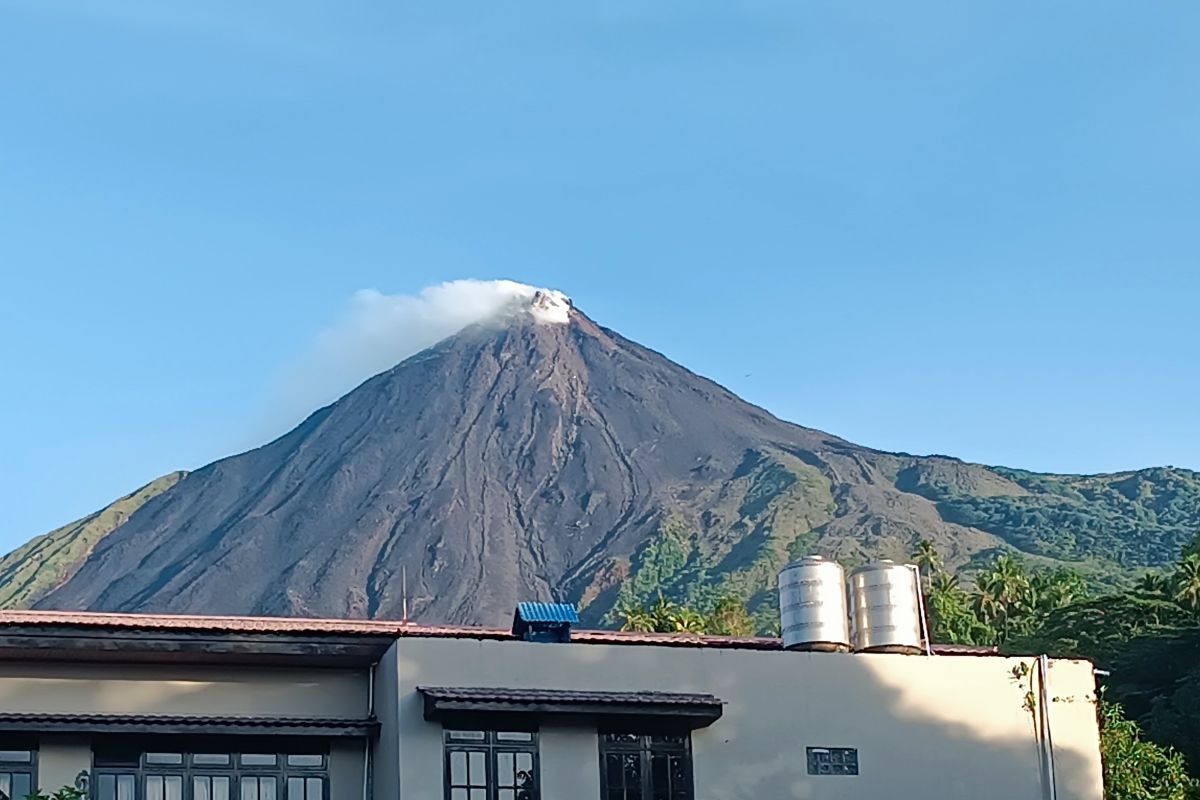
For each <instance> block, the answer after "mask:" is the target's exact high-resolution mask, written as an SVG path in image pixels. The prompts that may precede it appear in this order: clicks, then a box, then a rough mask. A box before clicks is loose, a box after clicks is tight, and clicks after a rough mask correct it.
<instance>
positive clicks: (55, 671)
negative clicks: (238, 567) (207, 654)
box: [0, 663, 367, 717]
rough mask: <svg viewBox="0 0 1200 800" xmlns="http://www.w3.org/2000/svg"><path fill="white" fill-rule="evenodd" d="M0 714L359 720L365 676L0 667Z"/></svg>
mask: <svg viewBox="0 0 1200 800" xmlns="http://www.w3.org/2000/svg"><path fill="white" fill-rule="evenodd" d="M0 708H3V709H4V710H6V711H40V712H81V713H82V712H91V713H123V714H203V715H222V714H229V715H263V716H288V717H364V716H366V714H367V670H366V669H362V670H354V671H347V670H331V669H310V670H298V669H268V668H261V667H241V668H228V667H226V668H215V667H212V668H207V667H206V668H201V667H193V668H184V667H148V666H130V665H91V664H89V665H74V664H17V663H13V664H0Z"/></svg>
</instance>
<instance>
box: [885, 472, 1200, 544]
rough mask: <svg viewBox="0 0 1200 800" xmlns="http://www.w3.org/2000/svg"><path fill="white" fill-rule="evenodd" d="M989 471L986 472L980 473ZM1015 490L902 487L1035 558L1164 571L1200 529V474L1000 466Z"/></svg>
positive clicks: (913, 481) (926, 484) (916, 483)
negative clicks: (1054, 472)
mask: <svg viewBox="0 0 1200 800" xmlns="http://www.w3.org/2000/svg"><path fill="white" fill-rule="evenodd" d="M976 469H982V468H976ZM988 471H989V472H991V473H992V474H993V475H994V476H997V477H998V478H999V479H1003V480H1005V481H1007V482H1009V485H1010V486H1012V487H1013V488H1014V489H1015V491H1010V492H995V493H991V492H989V493H974V492H966V491H963V490H962V489H961V487H958V486H954V485H951V484H949V483H947V482H939V481H936V480H922V479H921V478H922V477H923V476H916V477H909V482H910V485H908V486H906V485H904V484H903V483H902V482H901V481H900V480H898V481H897V486H898V487H899V488H901V489H904V490H906V491H914V492H916V493H918V494H921V495H923V496H925V497H928V498H929V499H931V500H934V501H935V502H936V503H937V507H938V511H939V513H940V514H941V515H942V517H943V518H944V519H945V520H946V521H947V522H953V523H955V524H958V525H963V526H966V527H970V528H977V529H979V530H982V531H986V532H988V533H991V534H994V535H996V536H999V537H1000V538H1002V539H1004V540H1005V541H1006V542H1008V543H1009V544H1010V545H1012V546H1013V547H1014V548H1016V549H1018V550H1021V551H1023V552H1025V553H1029V554H1032V555H1039V556H1046V557H1049V558H1054V559H1060V560H1064V561H1083V560H1091V561H1102V562H1109V563H1110V564H1114V565H1120V566H1122V567H1127V568H1128V567H1161V566H1164V565H1167V564H1170V563H1171V562H1173V561H1174V560H1175V557H1176V556H1177V555H1178V554H1179V550H1180V548H1181V547H1182V546H1183V545H1184V543H1185V542H1187V541H1188V540H1189V539H1190V538H1191V537H1192V536H1193V535H1194V534H1195V533H1196V531H1197V530H1200V473H1197V472H1192V471H1190V470H1185V469H1176V468H1173V467H1159V468H1154V469H1146V470H1140V471H1138V472H1125V473H1117V474H1112V475H1042V474H1037V473H1032V472H1025V471H1022V470H1015V469H1007V468H1003V467H993V468H990V469H989V470H988Z"/></svg>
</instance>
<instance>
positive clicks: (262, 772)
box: [0, 739, 329, 800]
mask: <svg viewBox="0 0 1200 800" xmlns="http://www.w3.org/2000/svg"><path fill="white" fill-rule="evenodd" d="M165 741H167V742H169V741H170V740H169V739H167V740H165ZM226 743H228V742H226ZM155 744H156V748H155V749H154V750H146V749H145V748H142V747H139V746H138V745H137V744H136V743H120V742H119V741H118V743H117V744H115V745H113V744H111V743H110V744H107V745H106V746H102V747H100V748H97V750H96V754H95V771H94V780H93V781H92V786H93V790H92V796H93V800H326V798H327V797H328V784H329V778H328V768H327V766H326V763H327V760H328V757H327V756H326V755H325V753H324V752H318V751H317V750H315V749H313V748H312V746H311V744H303V743H300V744H298V745H297V747H296V751H288V752H270V750H269V748H267V747H261V748H256V749H254V750H253V752H250V751H248V752H244V753H243V752H235V751H233V749H232V747H231V748H229V749H228V750H223V749H222V748H221V747H220V745H221V744H222V743H221V742H220V741H205V742H203V743H195V744H197V745H201V746H194V747H183V746H179V747H177V748H170V749H168V747H166V746H164V744H163V741H162V740H160V741H158V742H156V743H155ZM265 744H268V745H270V744H271V743H270V742H265ZM0 800H3V798H0ZM13 800H17V798H13Z"/></svg>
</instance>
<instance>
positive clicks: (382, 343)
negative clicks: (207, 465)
mask: <svg viewBox="0 0 1200 800" xmlns="http://www.w3.org/2000/svg"><path fill="white" fill-rule="evenodd" d="M569 309H570V300H569V299H568V298H567V296H566V295H564V294H563V293H562V292H558V291H555V290H553V289H539V288H537V287H536V286H528V285H526V284H523V283H517V282H516V281H504V280H500V281H481V280H458V281H447V282H446V283H441V284H438V285H436V286H427V287H426V288H424V289H422V290H421V291H420V292H418V293H417V294H415V295H410V294H395V295H390V294H384V293H382V292H380V291H378V290H375V289H363V290H360V291H358V292H355V293H354V295H353V296H352V297H351V298H350V302H349V305H348V307H347V308H346V310H345V312H344V313H343V314H342V318H341V319H340V320H338V321H337V322H336V323H334V324H333V325H332V326H330V327H328V328H326V329H325V330H323V331H321V333H320V334H318V336H317V339H316V342H315V343H314V345H313V347H312V350H311V352H310V353H309V354H308V355H307V357H306V358H304V360H303V361H302V362H301V363H300V364H299V365H297V366H296V367H294V368H293V369H292V370H289V372H288V374H287V375H286V377H285V379H284V381H283V386H282V389H283V392H282V395H281V396H280V397H279V398H277V401H276V402H275V403H272V405H273V406H274V407H275V411H274V412H273V413H272V415H271V416H272V417H274V418H275V422H276V423H278V422H285V423H286V424H288V425H291V424H294V423H295V422H299V421H300V419H302V418H303V417H304V416H306V415H307V414H308V413H310V412H312V411H315V410H316V409H318V408H320V407H321V406H324V405H327V404H328V403H331V402H333V401H334V400H336V399H337V398H339V397H341V396H342V395H344V394H345V393H346V392H348V391H350V390H351V389H353V388H354V387H355V386H357V385H358V384H360V383H362V382H363V381H364V380H366V379H367V378H369V377H371V376H372V375H375V374H378V373H380V372H383V371H384V370H386V369H389V368H391V367H393V366H395V365H396V364H397V363H399V362H401V361H403V360H404V359H406V358H408V357H409V356H411V355H413V354H414V353H418V352H420V351H421V350H424V349H425V348H426V347H429V346H430V345H433V344H436V343H437V342H439V341H441V340H442V339H445V338H446V337H447V336H452V335H453V334H455V333H457V332H458V331H460V330H462V329H463V328H465V327H467V326H468V325H472V324H474V323H476V322H483V321H486V320H490V319H495V318H499V317H503V316H505V315H509V314H520V313H528V314H531V315H532V316H533V317H534V319H536V320H537V321H538V322H539V323H543V324H565V323H566V322H567V321H568V315H569Z"/></svg>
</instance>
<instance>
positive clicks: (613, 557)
mask: <svg viewBox="0 0 1200 800" xmlns="http://www.w3.org/2000/svg"><path fill="white" fill-rule="evenodd" d="M1035 477H1037V476H1035ZM1036 492H1037V490H1036V487H1034V488H1031V487H1030V485H1029V478H1028V474H1027V473H1012V474H1001V472H999V471H992V470H988V469H986V468H984V467H980V466H976V465H971V464H964V463H962V462H959V461H956V460H954V459H946V458H917V457H911V456H904V455H893V454H887V453H881V452H879V451H874V450H870V449H867V448H863V447H859V446H856V445H853V444H850V443H848V442H846V441H843V440H841V439H839V438H837V437H834V436H830V435H828V434H825V433H821V432H819V431H815V430H811V429H808V428H803V427H800V426H797V425H793V424H790V423H787V422H783V421H781V420H779V419H776V418H775V417H772V416H771V415H770V414H768V413H767V412H765V411H763V410H762V409H760V408H757V407H755V406H752V405H750V404H748V403H746V402H745V401H743V400H741V399H739V398H738V397H736V396H734V395H733V394H731V393H730V392H728V391H726V390H725V389H723V388H721V387H720V386H718V385H716V384H715V383H713V382H711V381H709V380H706V379H704V378H701V377H699V376H697V375H694V374H693V373H691V372H689V371H687V370H686V369H684V368H683V367H680V366H679V365H677V364H675V363H673V362H671V361H670V360H668V359H666V358H665V357H663V356H662V355H660V354H658V353H656V352H653V351H651V350H648V349H646V348H644V347H641V346H640V345H638V344H635V343H633V342H631V341H629V340H627V339H624V338H622V337H621V336H619V335H618V334H616V333H614V332H613V331H610V330H607V329H604V328H601V327H599V326H598V325H596V324H595V323H594V322H592V321H591V320H590V319H589V318H588V317H586V316H585V315H584V314H583V313H581V312H580V311H579V310H577V309H572V310H571V311H570V316H569V322H568V323H567V324H553V323H549V324H547V323H544V322H538V321H537V320H536V319H535V318H534V317H533V316H531V315H530V314H517V315H515V316H513V317H511V318H508V319H506V320H504V321H503V322H497V323H496V324H494V325H475V326H472V327H469V328H467V329H465V330H463V331H462V332H460V333H459V334H457V335H455V336H453V337H451V338H449V339H447V340H445V341H443V342H441V343H440V344H438V345H436V346H434V347H432V348H430V349H428V350H425V351H423V352H421V353H419V354H417V355H415V356H413V357H411V358H409V359H407V360H406V361H404V362H402V363H401V364H399V365H397V366H396V367H394V368H392V369H391V370H389V371H387V372H385V373H382V374H380V375H377V376H375V377H373V378H371V379H370V380H368V381H366V382H365V383H364V384H362V385H361V386H359V387H358V388H357V389H355V390H354V391H352V392H350V393H349V394H347V395H346V396H345V397H343V398H342V399H340V400H338V401H337V402H336V403H334V404H333V405H331V406H328V407H326V408H323V409H321V410H320V411H317V412H316V413H315V414H313V415H312V416H311V417H309V418H308V419H307V420H305V421H304V422H303V423H302V424H301V425H300V426H299V427H297V428H296V429H295V430H293V431H291V432H290V433H288V434H286V435H285V436H283V437H281V438H280V439H278V440H276V441H274V442H272V443H270V444H268V445H266V446H264V447H261V448H258V449H256V450H253V451H251V452H248V453H243V454H241V455H237V456H233V457H231V458H227V459H224V460H222V461H218V462H216V463H214V464H211V465H209V466H207V467H205V468H202V469H199V470H196V471H195V472H192V473H190V474H188V475H186V477H183V478H182V479H181V480H180V481H179V482H178V483H177V484H176V485H174V486H172V487H171V488H170V489H168V490H167V491H165V492H163V493H162V494H160V495H158V496H157V497H154V498H153V499H151V500H149V501H148V502H146V503H145V505H143V506H142V507H141V508H139V509H138V510H137V511H136V512H135V513H134V514H133V515H132V516H131V517H130V518H129V520H128V521H127V522H125V523H124V524H122V525H120V526H119V527H117V528H116V529H115V530H114V531H112V532H111V533H110V534H108V535H107V536H105V537H104V538H103V539H102V540H100V541H99V542H98V543H96V544H95V545H94V547H93V548H92V549H91V551H90V553H88V554H87V557H86V560H84V561H83V562H82V563H81V564H79V565H78V567H77V568H76V569H74V570H73V571H71V573H70V577H69V578H68V579H66V581H65V583H63V584H62V585H60V586H57V587H56V588H54V589H53V590H52V591H49V592H48V593H47V594H44V595H43V596H41V598H40V599H39V600H38V601H37V602H36V607H41V608H72V609H95V610H127V611H166V612H187V613H206V614H225V613H228V614H246V613H252V614H284V615H312V616H334V617H383V618H398V617H399V616H400V615H401V608H402V581H401V574H402V570H403V571H404V572H405V574H406V576H407V587H408V595H409V610H410V616H412V617H413V618H415V619H417V620H420V621H424V622H451V623H482V624H504V623H505V622H507V621H508V619H509V617H510V615H511V613H512V609H513V607H514V605H515V604H516V603H517V602H518V601H520V600H550V599H555V600H569V601H574V602H579V603H580V604H581V605H582V606H584V607H585V608H586V609H587V615H588V616H589V618H590V619H591V620H592V621H594V620H596V619H597V618H598V617H599V615H600V614H602V613H603V612H604V611H605V610H606V609H607V608H609V607H611V605H612V603H613V602H614V600H615V596H616V591H617V588H618V587H619V586H620V584H621V583H622V582H623V581H625V580H626V579H628V578H629V577H630V576H631V574H632V575H633V576H635V577H637V576H638V570H639V568H640V567H642V566H644V564H643V563H642V562H643V561H644V558H643V556H644V553H645V551H646V546H647V543H649V542H653V541H655V540H657V539H660V538H662V534H661V531H662V530H663V528H664V527H668V528H671V529H672V530H673V531H676V533H675V534H674V535H675V536H676V537H677V539H678V540H679V541H681V542H683V548H684V550H685V551H686V553H685V554H684V556H683V558H685V559H686V561H687V563H688V567H687V568H688V569H689V570H691V572H690V573H689V574H691V575H692V576H693V577H694V578H695V579H696V580H698V581H701V582H707V583H708V584H710V585H714V586H715V585H720V586H721V587H722V590H731V589H732V590H737V591H738V592H740V593H742V594H743V595H745V596H747V597H751V598H752V599H754V598H757V601H759V602H762V601H763V600H764V598H766V597H768V596H769V592H768V591H766V587H767V586H768V585H769V582H770V580H771V578H772V577H773V575H774V572H775V570H776V569H777V568H778V567H779V566H780V565H781V564H782V563H784V562H785V561H786V560H787V559H788V558H789V556H791V555H795V554H796V553H798V552H801V551H803V550H806V549H814V550H818V551H822V552H825V553H827V554H829V555H836V556H839V557H844V558H850V559H854V558H859V557H865V556H867V555H890V556H896V557H903V556H904V555H906V554H907V553H908V552H911V548H912V547H913V545H914V544H915V542H916V541H917V540H918V539H920V538H929V539H933V540H934V541H935V543H937V544H938V545H939V546H940V547H941V549H942V551H943V552H944V553H945V554H946V555H947V556H948V560H949V561H950V563H951V564H952V565H961V564H964V563H966V562H968V560H969V559H970V558H971V557H972V555H975V554H978V553H980V552H984V551H989V550H991V549H994V548H996V547H999V546H1004V545H1005V541H1004V538H1005V537H1004V536H1003V535H1004V534H1005V530H1003V529H995V528H993V529H992V530H991V531H990V532H989V531H988V530H987V525H986V524H983V525H978V526H977V525H973V524H970V522H969V521H967V522H968V524H957V523H956V522H952V521H948V519H947V518H946V517H945V516H944V514H945V509H946V508H948V507H950V506H947V503H952V502H953V501H954V500H955V499H956V498H961V497H972V498H982V499H983V500H985V501H991V500H994V499H996V498H1005V499H1008V500H1012V501H1014V502H1022V500H1021V498H1025V497H1033V496H1034V495H1035V494H1036ZM1007 538H1009V539H1010V540H1011V538H1012V537H1007ZM1017 544H1018V546H1019V542H1018V543H1017ZM1167 546H1168V547H1173V546H1174V542H1169V543H1168V545H1167ZM1026 549H1028V550H1030V551H1031V552H1039V551H1038V548H1037V547H1029V548H1026ZM676 566H678V565H676ZM647 568H649V567H647ZM653 568H654V569H661V566H654V567H653ZM653 577H654V576H650V578H653ZM659 577H660V578H661V579H662V580H663V581H664V582H667V581H669V579H671V576H659ZM641 579H642V581H643V583H645V582H646V580H648V578H647V576H645V575H642V576H641Z"/></svg>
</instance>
